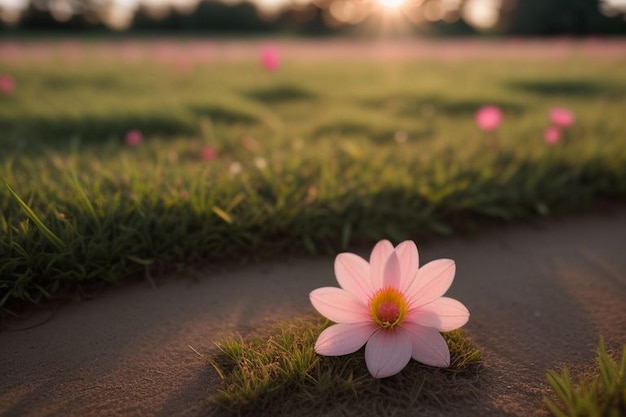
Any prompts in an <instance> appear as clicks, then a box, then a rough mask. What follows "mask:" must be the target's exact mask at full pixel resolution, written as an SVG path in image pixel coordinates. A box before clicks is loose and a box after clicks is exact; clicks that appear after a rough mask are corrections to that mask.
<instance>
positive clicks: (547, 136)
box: [543, 126, 562, 145]
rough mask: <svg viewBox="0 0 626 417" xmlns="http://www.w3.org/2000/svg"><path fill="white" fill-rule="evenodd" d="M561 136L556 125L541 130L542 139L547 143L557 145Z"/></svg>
mask: <svg viewBox="0 0 626 417" xmlns="http://www.w3.org/2000/svg"><path fill="white" fill-rule="evenodd" d="M561 137H562V135H561V129H559V128H558V126H550V127H549V128H547V129H546V130H544V131H543V140H544V141H545V142H546V143H547V144H548V145H557V144H558V143H559V142H561Z"/></svg>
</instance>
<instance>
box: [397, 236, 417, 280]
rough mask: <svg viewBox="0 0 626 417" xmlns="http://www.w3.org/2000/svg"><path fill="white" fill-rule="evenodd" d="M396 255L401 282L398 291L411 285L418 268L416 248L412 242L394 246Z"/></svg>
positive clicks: (406, 241)
mask: <svg viewBox="0 0 626 417" xmlns="http://www.w3.org/2000/svg"><path fill="white" fill-rule="evenodd" d="M396 255H398V260H399V261H400V270H401V271H402V275H401V276H402V282H401V284H400V286H401V287H400V290H401V291H406V289H407V288H408V287H409V286H410V285H411V283H413V280H414V279H415V275H416V274H417V269H418V268H419V253H418V251H417V246H416V245H415V242H413V241H412V240H405V241H404V242H402V243H400V244H399V245H398V246H396Z"/></svg>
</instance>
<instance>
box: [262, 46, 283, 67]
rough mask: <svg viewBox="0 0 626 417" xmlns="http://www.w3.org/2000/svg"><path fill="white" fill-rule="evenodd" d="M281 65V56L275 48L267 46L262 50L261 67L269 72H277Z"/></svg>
mask: <svg viewBox="0 0 626 417" xmlns="http://www.w3.org/2000/svg"><path fill="white" fill-rule="evenodd" d="M279 65H280V54H279V53H278V48H277V47H275V46H265V47H263V49H261V66H262V67H263V68H265V69H266V70H268V71H276V70H277V69H278V66H279Z"/></svg>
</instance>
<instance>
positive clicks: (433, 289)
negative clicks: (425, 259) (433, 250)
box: [406, 259, 456, 308]
mask: <svg viewBox="0 0 626 417" xmlns="http://www.w3.org/2000/svg"><path fill="white" fill-rule="evenodd" d="M455 272H456V265H455V264H454V261H453V260H451V259H437V260H436V261H432V262H429V263H427V264H426V265H424V266H423V267H421V268H420V269H418V270H417V275H416V276H415V280H414V281H413V283H412V284H411V286H410V287H409V288H408V289H407V290H406V295H407V297H408V298H409V300H410V303H411V308H415V307H420V306H423V305H425V304H428V303H431V302H433V301H435V300H436V299H437V298H439V297H441V296H442V295H444V294H445V293H446V291H448V288H450V285H452V281H453V280H454V274H455Z"/></svg>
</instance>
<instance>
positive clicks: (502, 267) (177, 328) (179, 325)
mask: <svg viewBox="0 0 626 417" xmlns="http://www.w3.org/2000/svg"><path fill="white" fill-rule="evenodd" d="M625 244H626V207H624V206H621V207H613V208H610V209H605V210H603V211H601V212H596V213H593V214H586V215H577V216H570V217H567V218H564V219H559V220H554V219H551V220H543V221H534V222H531V223H527V224H524V225H519V226H507V227H502V228H499V229H498V230H492V231H488V232H485V233H483V234H482V235H481V236H479V237H469V238H468V237H464V238H451V239H443V240H437V241H434V242H429V243H425V244H421V245H420V244H419V242H418V246H419V247H420V254H421V258H422V263H423V262H425V261H428V260H431V259H434V258H440V257H449V258H452V259H455V260H456V263H457V277H456V280H455V282H454V284H453V286H452V289H451V291H450V292H449V294H450V295H451V296H453V297H455V298H458V299H459V300H461V301H463V302H464V303H465V304H466V305H467V306H468V308H469V310H470V312H471V314H472V316H471V319H470V322H469V323H468V325H467V326H466V329H467V330H468V332H469V334H470V336H471V337H472V338H473V340H475V341H476V343H477V344H478V345H479V346H480V347H481V349H482V350H483V354H484V358H485V371H484V382H483V387H482V389H481V394H480V398H479V399H478V401H473V402H472V403H471V404H459V405H458V406H459V407H460V408H459V409H456V410H453V411H451V412H450V413H449V414H450V415H455V416H459V415H461V416H462V415H467V416H478V415H480V416H503V415H514V416H529V415H542V414H545V410H544V408H543V406H542V396H543V394H544V392H545V390H546V388H547V386H546V383H545V372H546V370H547V369H558V368H560V367H561V366H562V365H563V364H568V365H569V366H571V367H572V368H574V369H579V370H581V369H585V368H588V367H589V366H590V365H592V364H593V358H594V355H595V354H594V348H595V346H596V345H597V342H598V337H599V335H604V337H605V338H606V341H607V344H608V345H609V347H612V348H614V349H615V348H618V349H619V348H620V347H621V346H622V345H623V344H624V343H626V256H624V255H625V254H626V253H625V252H624V248H625ZM332 265H333V260H332V258H317V259H310V258H308V259H290V260H285V261H280V262H274V263H265V264H259V265H252V266H248V267H245V268H240V269H237V270H233V271H226V272H219V273H211V274H207V276H206V277H203V278H201V279H198V280H192V279H177V280H167V281H166V282H164V283H161V284H159V285H158V288H157V289H155V290H152V289H151V288H150V286H149V285H148V284H147V283H146V284H137V285H134V286H131V287H126V288H122V289H118V290H112V291H108V292H106V293H105V294H101V295H100V296H99V297H98V298H97V299H96V300H94V301H88V302H82V303H77V304H73V305H70V306H66V307H64V308H62V309H60V311H58V312H57V313H56V314H55V315H54V317H52V319H51V320H50V321H48V322H45V323H44V324H41V325H38V326H35V327H32V328H28V329H26V330H19V329H24V328H26V327H28V326H31V325H33V324H36V323H40V322H42V321H44V320H45V319H46V318H48V316H49V313H45V312H42V313H37V314H34V315H32V316H31V317H29V318H28V319H27V320H24V319H23V320H21V321H18V322H13V323H10V326H9V327H10V328H9V330H5V331H4V332H2V333H0V357H1V358H2V360H1V362H0V375H1V377H0V415H2V416H7V417H8V416H53V415H54V416H91V415H97V416H112V415H120V416H140V415H142V416H144V415H145V416H147V415H155V416H197V415H206V414H207V413H208V411H207V404H206V398H207V396H208V395H209V393H210V392H211V391H212V390H215V389H216V387H217V385H216V384H217V378H216V375H215V374H214V371H213V370H212V369H211V367H210V366H208V365H207V364H206V362H205V360H204V359H202V358H201V357H199V356H198V355H197V354H196V353H194V352H193V350H192V348H191V347H193V349H195V350H197V351H198V352H200V353H207V352H209V351H210V350H211V349H212V347H213V342H214V341H215V340H216V339H218V338H220V337H221V336H225V335H228V334H229V333H230V332H232V331H234V330H239V331H244V332H245V331H246V330H249V329H251V328H253V327H254V326H257V325H258V324H259V323H261V322H263V321H264V320H268V319H275V318H285V319H288V318H289V317H290V316H291V315H294V314H300V313H310V312H312V311H313V310H312V308H311V307H310V305H309V302H308V293H309V291H311V290H312V289H314V288H317V287H319V286H325V285H336V283H335V280H334V277H333V270H332ZM441 415H446V413H445V412H442V414H441Z"/></svg>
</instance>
